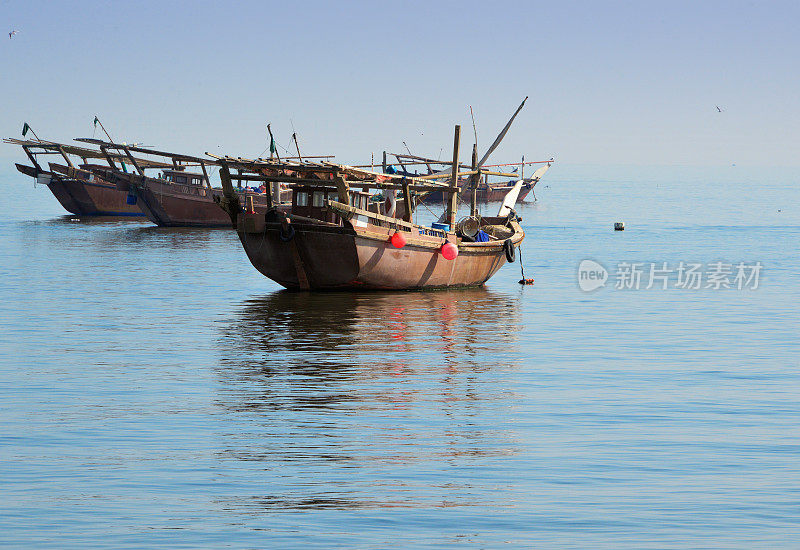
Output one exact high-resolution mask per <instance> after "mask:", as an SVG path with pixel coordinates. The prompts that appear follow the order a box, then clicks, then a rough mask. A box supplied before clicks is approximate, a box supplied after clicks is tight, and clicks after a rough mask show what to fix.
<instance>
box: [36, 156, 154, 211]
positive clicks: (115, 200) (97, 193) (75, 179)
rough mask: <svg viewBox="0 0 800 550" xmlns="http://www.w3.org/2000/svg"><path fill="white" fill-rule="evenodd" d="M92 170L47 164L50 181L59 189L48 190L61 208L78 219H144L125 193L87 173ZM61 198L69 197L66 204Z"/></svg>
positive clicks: (88, 166)
mask: <svg viewBox="0 0 800 550" xmlns="http://www.w3.org/2000/svg"><path fill="white" fill-rule="evenodd" d="M92 168H96V166H93V165H81V167H80V168H74V167H69V166H64V165H60V164H54V163H50V170H51V173H52V176H53V177H52V181H53V182H56V186H58V187H60V189H54V187H51V188H50V190H51V191H52V192H53V195H55V196H56V198H58V199H59V202H61V205H62V206H64V208H66V209H67V210H69V211H70V212H73V214H78V215H82V216H137V217H142V216H144V212H142V210H141V208H139V207H138V206H137V205H136V203H135V202H134V201H132V200H131V199H130V198H129V197H128V194H127V193H126V192H124V191H120V190H119V189H117V187H116V186H115V185H114V184H113V183H109V182H107V181H105V180H103V179H102V178H99V177H97V176H95V175H94V174H93V173H92V172H91V171H90V170H91V169H92ZM64 195H66V196H68V197H69V202H64V201H63V200H62V199H61V198H59V197H60V196H64ZM68 205H70V206H71V205H74V206H75V208H76V210H77V211H73V210H71V209H70V208H67V206H68Z"/></svg>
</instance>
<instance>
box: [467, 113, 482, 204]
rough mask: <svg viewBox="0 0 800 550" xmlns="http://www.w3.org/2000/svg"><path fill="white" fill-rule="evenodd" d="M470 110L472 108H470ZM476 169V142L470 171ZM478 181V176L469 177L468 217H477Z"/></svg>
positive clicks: (473, 147)
mask: <svg viewBox="0 0 800 550" xmlns="http://www.w3.org/2000/svg"><path fill="white" fill-rule="evenodd" d="M470 110H472V107H470ZM477 168H478V142H477V140H476V141H475V144H474V145H473V146H472V169H473V170H477ZM478 181H480V174H472V175H471V176H470V177H469V188H470V194H469V215H470V216H471V217H473V218H474V217H475V216H477V215H478Z"/></svg>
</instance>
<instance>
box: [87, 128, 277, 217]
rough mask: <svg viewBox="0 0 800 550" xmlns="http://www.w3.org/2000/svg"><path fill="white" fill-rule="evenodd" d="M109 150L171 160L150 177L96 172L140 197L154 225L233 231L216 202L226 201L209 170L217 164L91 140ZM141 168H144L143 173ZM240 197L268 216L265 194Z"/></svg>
mask: <svg viewBox="0 0 800 550" xmlns="http://www.w3.org/2000/svg"><path fill="white" fill-rule="evenodd" d="M81 141H87V142H92V143H97V144H98V145H100V146H101V147H102V148H104V149H106V150H110V151H111V150H114V151H124V152H125V156H126V157H127V156H129V155H131V156H132V154H133V153H139V154H143V155H155V156H159V157H167V158H169V159H170V162H169V163H166V164H164V166H168V167H169V168H163V169H161V170H160V171H159V173H158V174H152V175H146V174H145V169H144V168H142V167H140V166H136V165H135V166H134V168H136V170H137V172H135V173H134V172H123V171H120V170H119V169H116V168H111V167H108V166H101V167H94V168H92V171H93V172H94V173H95V174H96V175H97V176H99V177H101V178H102V179H104V180H106V181H109V182H112V183H113V184H114V185H115V186H116V187H117V188H118V189H120V190H123V191H125V192H126V193H127V194H129V195H131V196H134V197H136V202H137V204H138V206H139V208H140V209H141V210H142V211H143V212H144V214H145V215H146V216H147V219H149V220H150V221H151V222H153V223H155V224H156V225H160V226H164V227H230V218H229V217H228V215H227V214H226V213H225V212H223V211H222V209H220V208H219V206H218V205H217V203H216V202H215V200H217V201H218V200H219V199H220V197H222V189H221V188H219V187H212V186H211V182H210V179H209V176H208V171H207V167H210V166H214V161H212V160H210V159H207V158H198V157H193V156H189V155H183V154H179V153H168V152H164V151H157V150H154V149H149V148H143V147H137V146H128V145H125V144H114V143H110V142H103V141H100V140H88V139H84V140H81ZM189 167H195V168H198V167H199V168H200V169H201V170H202V172H190V171H188V170H187V168H189ZM140 168H142V169H141V170H140ZM237 194H238V196H239V197H240V199H241V201H242V203H244V202H245V201H247V200H248V197H251V198H252V200H251V201H250V202H251V203H252V205H253V208H254V209H255V211H256V212H260V213H261V214H264V213H265V212H266V210H267V208H268V206H269V205H270V204H269V202H268V201H269V198H268V197H267V195H266V194H265V193H264V192H263V190H258V189H250V188H247V187H240V188H239V189H237ZM281 200H283V201H287V200H291V191H290V190H288V189H286V190H284V191H283V192H282V195H281Z"/></svg>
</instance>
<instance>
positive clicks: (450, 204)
mask: <svg viewBox="0 0 800 550" xmlns="http://www.w3.org/2000/svg"><path fill="white" fill-rule="evenodd" d="M460 145H461V125H460V124H456V131H455V135H454V136H453V172H452V175H451V177H450V199H449V200H448V201H447V223H448V224H450V230H451V231H454V230H455V227H456V214H457V213H458V148H459V146H460Z"/></svg>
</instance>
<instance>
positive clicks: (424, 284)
mask: <svg viewBox="0 0 800 550" xmlns="http://www.w3.org/2000/svg"><path fill="white" fill-rule="evenodd" d="M291 225H292V227H294V234H293V236H292V238H290V239H288V240H286V237H287V231H286V229H285V228H283V227H282V226H281V224H280V223H277V222H276V223H267V222H265V221H264V216H259V215H258V214H256V215H252V214H241V215H240V216H239V219H238V223H237V231H238V234H239V239H240V240H241V242H242V246H243V247H244V249H245V252H246V253H247V256H248V258H249V259H250V262H251V263H252V264H253V266H255V268H256V269H258V270H259V271H260V272H261V273H262V274H263V275H265V276H266V277H268V278H270V279H272V280H273V281H275V282H277V283H278V284H280V285H281V286H284V287H286V288H288V289H295V290H343V289H393V290H409V289H426V288H446V287H468V286H478V285H482V284H484V283H485V282H486V281H487V280H488V279H489V278H490V277H491V276H492V275H494V274H495V272H496V271H497V270H498V269H500V267H501V266H502V265H503V264H504V263H505V262H506V257H505V252H504V250H503V243H502V241H494V242H490V243H469V244H468V245H465V244H462V245H460V246H459V255H458V257H456V259H455V260H446V259H445V258H444V257H443V256H442V254H441V252H440V250H441V245H442V243H443V239H442V238H436V237H426V236H422V235H411V234H409V236H408V237H407V244H406V245H405V246H404V247H403V248H400V249H397V248H394V247H393V246H392V245H391V244H390V243H389V242H388V241H389V237H390V235H391V233H392V232H393V230H390V229H388V228H381V227H372V226H370V227H369V228H368V230H362V229H360V228H354V227H353V226H351V225H350V224H349V222H345V223H344V225H343V226H337V225H333V224H331V225H319V224H313V223H307V224H304V223H292V224H291ZM282 236H283V237H282ZM523 236H524V234H522V233H521V232H520V234H519V235H518V237H517V239H516V241H515V242H514V245H515V246H516V245H518V244H519V242H521V241H522V238H523Z"/></svg>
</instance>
